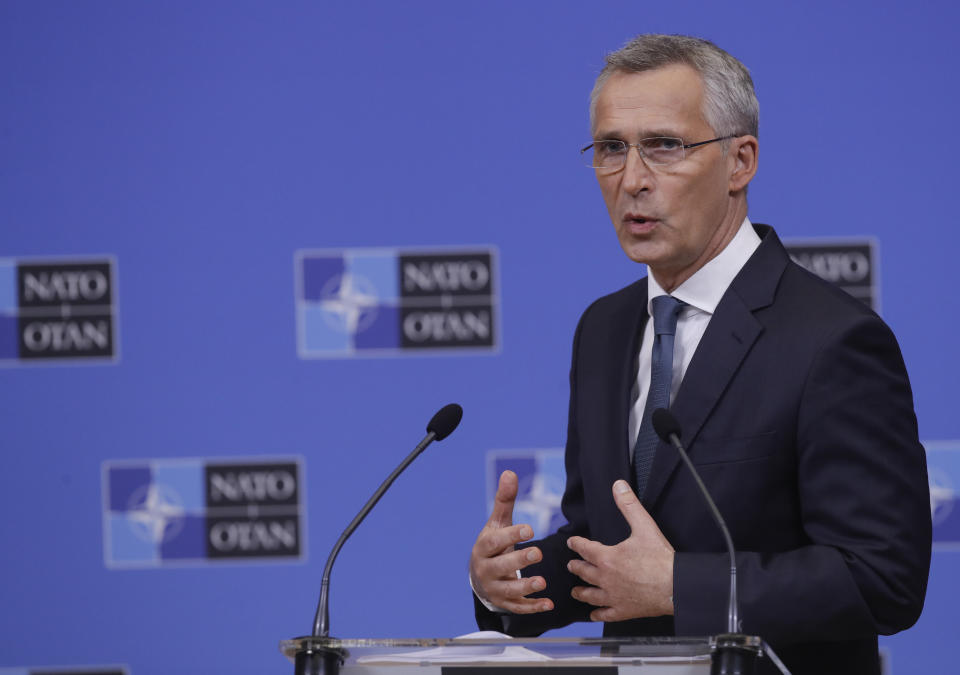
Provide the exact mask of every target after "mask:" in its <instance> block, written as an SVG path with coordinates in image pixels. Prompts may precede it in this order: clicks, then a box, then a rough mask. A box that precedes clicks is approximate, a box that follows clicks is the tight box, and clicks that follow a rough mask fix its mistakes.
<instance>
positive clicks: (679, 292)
mask: <svg viewBox="0 0 960 675" xmlns="http://www.w3.org/2000/svg"><path fill="white" fill-rule="evenodd" d="M759 245H760V237H759V235H757V233H756V232H755V231H754V229H753V226H752V225H751V224H750V219H749V218H744V219H743V223H741V224H740V229H739V230H737V233H736V234H735V235H734V237H733V239H732V240H731V241H730V243H729V244H727V246H726V248H724V249H723V250H722V251H720V253H718V254H717V257H715V258H714V259H713V260H711V261H709V262H708V263H707V264H706V265H704V266H703V267H701V268H700V269H699V270H697V271H696V272H695V273H694V274H693V276H691V277H690V278H689V279H687V280H686V281H684V282H683V283H682V284H680V285H679V286H677V288H676V289H674V291H673V293H672V295H673V297H675V298H677V299H678V300H682V301H683V302H685V303H687V307H684V308H683V310H682V311H681V312H680V316H679V317H678V319H677V333H676V337H675V338H674V344H673V380H672V382H671V386H670V402H671V403H673V399H674V397H675V396H676V395H677V390H678V389H679V388H680V381H681V380H682V379H683V375H684V373H686V372H687V366H689V365H690V360H691V359H692V358H693V353H694V352H695V351H696V350H697V345H698V344H700V338H702V337H703V333H704V332H705V331H706V330H707V324H709V323H710V318H711V317H712V316H713V313H714V312H715V311H716V309H717V305H718V304H719V302H720V298H722V297H723V294H724V293H726V292H727V288H729V287H730V284H731V283H732V282H733V279H734V277H736V276H737V274H739V273H740V270H741V269H742V268H743V266H744V265H745V264H746V263H747V260H749V259H750V256H751V255H753V252H754V251H755V250H757V247H758V246H759ZM658 295H666V291H664V290H663V288H662V287H661V286H660V284H658V283H657V280H656V279H654V278H653V274H648V275H647V312H648V313H649V315H650V316H653V309H652V308H653V298H655V297H656V296H658ZM652 352H653V321H652V320H650V321H647V323H646V325H645V326H644V329H643V339H642V340H641V342H640V356H639V367H638V370H637V381H636V382H635V383H634V385H633V392H632V394H631V397H632V400H633V408H632V409H631V411H630V422H629V425H628V431H627V433H628V438H627V441H628V442H629V445H630V457H631V461H632V459H633V446H634V444H635V443H636V441H637V433H638V432H639V429H640V420H641V418H642V417H643V406H644V405H645V404H646V402H647V392H648V391H649V389H650V359H651V355H652ZM627 367H629V364H624V368H627ZM520 577H521V573H520V570H517V578H520ZM470 587H471V588H472V589H473V592H474V594H475V595H476V596H477V598H478V599H479V600H480V602H482V603H483V605H484V606H485V607H486V608H487V609H488V610H490V611H491V612H503V611H504V610H502V609H500V608H499V607H496V606H495V605H493V604H492V603H490V602H489V601H488V600H487V599H486V598H482V597H480V595H479V594H478V593H477V589H476V588H474V586H473V580H472V579H471V581H470Z"/></svg>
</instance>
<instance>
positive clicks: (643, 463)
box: [633, 295, 685, 499]
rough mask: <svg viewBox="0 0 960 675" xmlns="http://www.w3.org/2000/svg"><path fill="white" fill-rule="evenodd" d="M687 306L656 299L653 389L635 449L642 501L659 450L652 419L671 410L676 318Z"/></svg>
mask: <svg viewBox="0 0 960 675" xmlns="http://www.w3.org/2000/svg"><path fill="white" fill-rule="evenodd" d="M684 304H685V303H683V302H682V301H680V300H677V299H676V298H674V297H672V296H669V295H658V296H657V297H655V298H654V299H653V330H654V338H653V353H652V355H651V359H650V389H649V390H648V391H647V403H646V405H644V407H643V419H642V420H641V422H640V433H638V434H637V443H636V445H634V446H633V467H634V471H636V474H637V496H638V497H640V498H641V499H642V498H643V493H644V492H645V491H646V489H647V478H649V477H650V467H652V466H653V456H654V454H655V453H656V451H657V443H658V442H659V440H660V439H659V438H657V432H656V431H654V430H653V423H652V422H651V420H650V417H651V415H653V411H654V410H656V409H657V408H669V407H670V381H671V380H672V379H673V338H674V336H675V334H676V332H677V317H678V316H680V310H681V309H683V306H684Z"/></svg>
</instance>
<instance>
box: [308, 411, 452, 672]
mask: <svg viewBox="0 0 960 675" xmlns="http://www.w3.org/2000/svg"><path fill="white" fill-rule="evenodd" d="M462 418H463V408H461V407H460V406H459V405H457V404H456V403H450V404H447V405H445V406H443V407H442V408H440V410H438V411H437V413H436V414H435V415H434V416H433V417H432V418H431V419H430V422H429V423H428V424H427V435H426V436H424V437H423V440H421V441H420V442H419V443H418V444H417V447H415V448H414V449H413V452H411V453H410V454H409V455H407V457H406V459H404V460H403V461H402V462H400V465H399V466H398V467H397V468H396V469H394V470H393V473H391V474H390V475H389V476H387V479H386V480H385V481H383V483H381V484H380V487H378V488H377V491H376V492H374V493H373V496H372V497H370V499H368V500H367V503H366V504H364V505H363V508H362V509H360V512H359V513H358V514H357V515H356V516H354V518H353V520H351V521H350V524H349V525H347V527H346V529H345V530H344V531H343V533H342V534H341V535H340V538H339V539H337V543H336V544H334V545H333V550H331V551H330V555H329V556H328V557H327V564H326V566H325V567H324V568H323V578H322V579H321V581H320V601H319V602H318V603H317V613H316V614H315V615H314V618H313V634H312V637H314V638H318V637H319V638H326V637H329V636H330V572H331V570H332V569H333V562H334V560H336V558H337V554H339V553H340V549H341V548H343V545H344V543H346V541H347V539H349V538H350V535H351V534H353V532H354V530H356V529H357V527H358V526H359V525H360V523H362V522H363V519H364V518H366V517H367V514H368V513H370V511H371V510H372V509H373V507H374V506H376V504H377V502H378V501H380V498H381V497H382V496H383V494H384V493H385V492H386V491H387V490H388V489H389V488H390V486H391V485H393V482H394V481H395V480H396V479H397V477H398V476H399V475H400V474H401V473H403V471H404V470H405V469H406V468H407V467H408V466H409V465H410V463H411V462H412V461H413V460H415V459H416V458H417V457H418V456H419V455H420V453H422V452H423V451H424V450H426V449H427V446H428V445H430V444H431V443H433V441H442V440H443V439H444V438H446V437H447V436H449V435H450V434H451V433H453V430H454V429H456V428H457V425H459V424H460V420H461V419H462ZM342 662H343V654H342V652H341V651H340V650H337V649H332V648H322V647H321V648H318V649H317V650H316V651H314V650H313V649H312V648H310V647H307V648H306V649H303V648H301V650H300V651H298V652H297V654H296V657H295V661H294V664H295V669H294V673H295V674H296V675H300V674H301V673H302V674H304V675H321V674H322V673H326V674H327V675H335V674H336V672H337V671H338V670H339V668H340V664H341V663H342Z"/></svg>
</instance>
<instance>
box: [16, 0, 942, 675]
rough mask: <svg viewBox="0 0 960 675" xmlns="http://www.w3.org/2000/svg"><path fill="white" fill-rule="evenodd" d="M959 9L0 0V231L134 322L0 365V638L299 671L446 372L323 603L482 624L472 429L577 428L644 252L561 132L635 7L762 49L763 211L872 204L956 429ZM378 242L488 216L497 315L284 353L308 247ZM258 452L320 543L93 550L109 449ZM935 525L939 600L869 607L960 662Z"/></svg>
mask: <svg viewBox="0 0 960 675" xmlns="http://www.w3.org/2000/svg"><path fill="white" fill-rule="evenodd" d="M957 19H958V11H957V10H956V8H955V5H953V4H952V3H946V2H942V3H894V2H878V1H876V0H872V1H870V2H848V3H835V2H808V3H796V4H781V3H771V2H758V1H753V0H751V1H749V2H741V3H735V4H730V3H707V2H672V3H652V2H640V1H639V0H632V1H629V2H615V1H608V0H604V1H599V0H595V1H594V2H590V3H558V2H522V3H518V2H484V3H449V2H407V3H392V2H351V3H346V2H332V1H331V2H283V3H266V2H203V3H197V2H186V1H177V2H163V3H144V2H136V3H133V2H120V1H115V2H106V1H96V2H93V1H89V2H28V1H11V0H2V1H0V64H2V66H0V92H2V94H0V101H2V102H0V157H2V160H0V258H3V259H6V260H8V261H10V260H13V261H15V262H22V261H24V260H26V261H29V260H32V259H50V258H55V259H61V258H62V259H88V258H104V257H107V258H109V259H111V260H113V261H114V263H115V265H114V269H113V273H114V275H115V279H114V280H115V287H114V291H115V293H116V298H115V299H116V327H117V333H116V341H117V345H118V359H117V360H116V362H109V361H108V362H102V361H101V362H85V361H75V362H70V363H69V364H68V363H65V362H48V363H44V364H35V365H27V364H24V363H22V362H14V363H7V364H6V365H8V366H10V367H5V368H2V369H0V426H2V435H0V448H2V458H3V461H2V468H0V486H2V490H0V512H2V514H3V517H2V518H0V572H2V580H0V667H4V666H6V667H27V666H39V665H90V664H104V663H117V664H127V665H128V667H129V669H130V671H131V672H132V673H136V674H137V675H139V674H141V673H142V674H147V673H172V672H189V671H200V670H203V669H207V668H208V667H209V666H210V664H214V663H217V664H221V665H222V664H224V663H225V662H227V663H229V664H230V665H231V666H232V668H233V671H234V672H251V673H252V672H257V673H266V672H276V673H280V672H287V671H288V666H287V664H286V662H284V660H283V659H282V657H281V656H280V655H279V653H278V650H277V643H278V641H279V640H280V639H282V638H285V637H290V636H294V635H301V634H304V633H307V632H309V629H310V624H311V620H312V613H313V608H314V603H315V600H316V593H317V591H318V590H319V577H320V572H321V568H322V564H323V560H324V558H325V556H326V553H327V551H328V550H329V548H330V546H331V545H332V544H333V542H334V540H335V539H336V537H337V535H338V534H339V533H340V531H341V529H342V528H343V526H344V525H345V524H346V523H347V522H348V521H349V519H350V518H351V517H352V516H353V514H354V513H355V512H356V510H357V509H358V508H359V507H360V505H361V504H362V503H363V501H364V500H365V499H366V497H367V495H368V494H369V493H370V492H372V490H373V489H374V488H375V487H376V486H377V485H378V484H379V482H380V480H382V478H383V477H384V476H385V475H386V473H387V472H388V471H389V470H390V469H392V467H393V466H394V465H395V464H396V463H397V462H398V461H399V459H400V458H401V457H402V456H403V455H405V454H406V452H408V451H409V449H411V448H412V446H413V444H414V443H415V442H416V441H417V440H419V438H420V436H421V435H422V433H423V426H424V424H425V423H426V421H427V419H429V417H430V415H432V414H433V412H434V411H435V410H436V409H437V408H438V407H439V406H440V405H442V404H444V403H446V402H448V401H458V402H460V403H462V405H463V407H464V409H465V415H464V420H463V423H462V426H461V428H460V430H458V431H457V433H456V434H455V435H453V436H452V437H451V438H450V439H448V440H447V441H445V442H444V443H443V444H441V445H439V446H436V447H435V448H432V449H431V450H429V451H428V453H427V454H426V455H424V456H423V457H422V458H421V459H420V460H418V463H417V466H415V467H413V470H412V471H410V472H409V473H408V474H406V475H404V476H403V477H402V478H401V480H400V481H399V482H398V483H397V484H396V485H395V487H394V489H393V490H392V491H391V492H390V493H389V494H388V495H387V496H386V497H385V499H384V502H383V505H382V506H383V508H381V509H380V510H379V511H376V512H374V513H373V514H372V515H371V517H370V518H369V520H368V522H366V523H365V524H364V526H363V527H362V528H361V530H360V531H359V532H358V533H357V535H356V536H355V538H354V539H353V540H352V541H351V542H349V544H348V545H347V547H346V548H345V549H344V551H343V555H342V556H341V558H340V560H339V562H338V564H337V567H336V568H335V570H334V590H333V595H332V610H331V614H332V627H333V632H334V633H335V634H337V635H341V636H371V637H376V636H411V637H421V636H434V635H439V636H451V635H456V634H460V633H465V632H468V631H470V630H473V628H474V624H473V617H472V606H471V604H470V598H469V591H468V589H467V587H466V574H467V572H466V560H467V556H468V552H469V549H470V546H471V544H472V542H473V539H474V537H475V535H476V532H477V531H478V529H479V527H480V526H481V525H482V523H483V522H484V520H485V518H486V495H485V490H486V488H485V480H484V471H485V457H486V455H487V453H488V452H489V451H491V450H494V449H511V448H519V449H523V448H543V447H556V446H560V445H562V443H563V438H564V434H565V424H566V396H567V369H568V366H569V350H570V345H571V338H572V334H573V330H574V327H575V324H576V321H577V318H578V317H579V314H580V312H581V311H582V310H583V309H584V308H585V307H586V306H587V304H589V302H590V301H591V300H593V299H594V298H595V297H597V296H599V295H601V294H604V293H607V292H609V291H611V290H614V289H617V288H619V287H621V286H623V285H625V284H627V283H629V282H630V281H632V280H634V279H635V278H637V277H638V276H639V275H642V274H643V273H644V272H643V269H642V268H638V267H637V266H636V265H634V264H632V263H630V262H629V261H628V260H627V259H626V257H625V256H624V255H623V254H622V253H621V251H620V249H619V246H618V244H617V241H616V238H615V236H614V233H613V228H612V226H611V224H610V223H609V220H608V218H607V216H606V212H605V209H604V206H603V203H602V201H601V199H600V195H599V191H598V189H597V187H596V184H595V181H594V179H593V177H592V174H591V173H590V171H589V170H587V169H584V168H583V167H582V166H581V165H580V163H579V158H578V156H577V150H578V148H579V147H581V146H582V145H583V144H584V143H585V142H587V141H588V140H589V134H588V124H587V106H586V103H587V95H588V92H589V90H590V87H591V86H592V81H593V78H594V76H595V75H596V73H597V72H598V70H599V68H600V67H601V65H602V59H603V55H604V54H605V53H606V52H607V51H610V50H612V49H615V48H616V47H618V46H620V45H621V44H622V43H623V42H624V41H626V40H627V39H629V38H630V37H632V36H633V35H634V34H636V33H639V32H683V33H690V34H695V35H700V36H703V37H706V38H709V39H711V40H713V41H715V42H716V43H717V44H719V45H720V46H722V47H723V48H725V49H727V50H728V51H730V52H731V53H732V54H734V55H735V56H737V57H738V58H740V59H741V60H743V61H744V62H745V63H746V64H747V65H748V66H749V67H750V69H751V71H752V73H753V76H754V80H755V82H756V86H757V91H758V95H759V99H760V104H761V126H760V128H761V131H760V143H761V153H760V167H761V168H760V172H759V174H758V176H757V178H756V180H755V181H754V183H753V185H752V187H751V190H750V215H751V218H752V219H753V220H754V221H756V222H766V223H771V224H773V225H775V226H776V227H777V228H778V230H779V232H780V233H781V235H782V236H784V237H861V236H871V237H875V238H876V241H877V242H878V245H879V256H880V266H879V271H880V277H879V282H880V293H881V297H882V307H881V310H882V314H883V316H884V318H885V319H886V320H887V321H888V323H889V324H890V325H891V326H892V327H893V329H894V331H895V332H896V334H897V336H898V338H899V340H900V344H901V347H902V349H903V353H904V357H905V359H906V362H907V366H908V369H909V371H910V374H911V377H912V379H913V383H914V390H915V392H914V393H915V400H916V408H917V413H918V417H919V422H920V430H921V437H922V438H923V439H924V440H925V441H938V442H943V441H950V440H951V439H958V438H960V423H958V416H957V414H956V409H955V408H956V396H955V395H954V394H953V391H954V390H953V387H954V386H955V384H956V380H957V376H958V369H957V360H956V356H955V345H956V331H957V327H958V326H957V322H958V319H957V302H956V299H955V291H956V289H957V287H958V282H960V274H958V272H957V267H956V264H955V260H956V250H957V248H958V246H960V235H958V234H957V229H956V228H955V227H953V222H952V221H953V217H954V214H953V212H952V211H953V209H952V207H950V204H951V203H953V201H954V199H953V197H952V195H953V194H954V193H955V191H956V188H955V185H954V184H955V182H956V179H957V170H956V157H957V156H958V154H960V141H958V137H957V134H956V119H957V117H958V112H960V110H958V93H957V86H956V71H957V68H958V67H960V58H958V53H957V49H956V42H955V35H954V33H955V30H954V29H955V26H956V24H957ZM438 148H439V149H441V150H442V152H440V153H438V152H436V150H437V149H438ZM365 247H376V248H384V247H385V248H388V249H394V248H400V249H405V248H421V249H432V248H435V247H436V248H444V247H446V248H449V247H453V248H462V249H485V248H490V247H494V248H495V250H496V253H497V256H496V267H497V276H496V290H497V293H498V296H499V303H500V304H499V310H498V312H499V315H498V317H499V329H498V330H499V338H500V345H499V348H498V349H496V350H488V351H473V352H456V351H452V352H449V353H447V354H445V355H440V356H436V355H402V356H398V357H397V358H391V357H389V356H387V357H378V358H340V359H301V358H299V357H298V350H297V322H296V311H295V289H296V284H295V259H294V257H295V252H296V251H298V250H302V249H314V248H317V249H340V248H365ZM8 267H9V265H8ZM9 269H13V268H12V267H10V268H9ZM947 447H950V444H949V443H948V444H947ZM238 457H240V458H243V457H257V458H263V457H267V458H271V457H281V458H290V457H294V458H296V457H302V458H303V463H304V464H303V469H304V471H305V477H306V482H305V486H304V488H305V489H304V491H303V493H302V495H301V496H302V499H303V506H304V508H305V511H306V513H307V518H306V520H305V525H306V531H305V533H304V539H303V542H302V544H303V549H304V553H305V554H306V555H305V558H304V559H303V560H294V561H288V562H276V563H270V562H258V563H253V564H243V563H236V562H233V563H229V564H224V563H210V564H201V565H190V566H183V567H159V568H151V569H113V568H108V567H107V565H106V564H105V560H104V547H105V542H104V528H103V518H104V515H103V504H102V499H103V497H102V490H103V480H104V479H103V475H102V472H103V466H104V465H103V463H104V462H107V461H110V460H131V461H140V460H142V461H147V460H159V459H172V458H204V459H205V460H215V459H217V458H238ZM958 478H960V477H958ZM947 543H948V542H947ZM948 548H949V547H948V546H947V545H946V543H945V545H944V546H942V547H941V548H940V549H938V550H937V552H936V553H935V554H934V559H933V566H932V571H931V577H930V589H929V592H928V598H927V606H926V609H925V611H924V615H923V617H922V618H921V619H920V621H919V623H918V624H917V625H916V626H915V627H914V628H912V629H911V630H909V631H907V632H906V633H904V634H902V635H899V636H896V637H893V638H890V639H884V640H883V641H882V642H883V644H884V645H885V646H886V647H887V648H888V649H889V653H890V657H891V660H892V665H893V669H894V672H897V673H907V672H928V673H937V672H947V671H948V670H949V666H948V665H947V664H948V663H955V662H956V659H955V656H954V655H953V652H954V649H955V644H954V643H955V640H956V618H957V600H958V590H960V583H958V575H960V558H958V556H960V553H957V552H953V551H950V550H948ZM569 633H572V634H588V633H589V634H594V633H596V630H595V627H589V626H577V627H575V628H574V629H572V630H570V631H569ZM224 644H228V645H229V644H232V645H236V647H237V649H236V652H235V653H233V654H232V655H231V656H228V657H226V658H225V657H224V656H223V649H222V646H223V645H224ZM911 664H913V665H911Z"/></svg>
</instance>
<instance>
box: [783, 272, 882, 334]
mask: <svg viewBox="0 0 960 675" xmlns="http://www.w3.org/2000/svg"><path fill="white" fill-rule="evenodd" d="M778 293H779V294H782V295H783V296H785V297H787V298H791V299H793V300H794V301H795V304H796V305H797V306H798V307H805V308H806V310H807V312H808V313H814V314H816V315H817V316H819V317H821V318H825V319H826V318H829V319H833V320H840V319H842V318H847V319H849V320H853V321H858V320H862V319H869V318H873V319H876V320H878V321H881V322H882V321H883V320H882V319H881V318H880V317H879V315H877V313H876V312H874V311H873V309H871V308H870V307H869V306H868V305H867V304H866V303H864V302H863V301H861V300H858V299H857V298H855V297H853V296H852V295H850V294H849V293H848V292H847V291H845V290H843V289H842V288H840V287H839V286H837V285H836V284H833V283H831V282H829V281H826V280H825V279H822V278H820V277H818V276H817V275H816V274H814V273H813V272H810V271H809V270H807V269H805V268H803V267H802V266H800V265H798V264H797V263H795V262H793V261H790V262H789V263H788V264H787V266H786V269H785V270H784V273H783V277H782V279H781V283H780V288H779V290H778Z"/></svg>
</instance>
